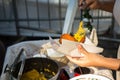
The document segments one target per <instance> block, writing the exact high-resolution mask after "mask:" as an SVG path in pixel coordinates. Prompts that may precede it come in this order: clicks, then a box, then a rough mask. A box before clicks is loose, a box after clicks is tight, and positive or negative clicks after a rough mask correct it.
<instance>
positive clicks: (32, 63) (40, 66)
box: [12, 57, 60, 80]
mask: <svg viewBox="0 0 120 80" xmlns="http://www.w3.org/2000/svg"><path fill="white" fill-rule="evenodd" d="M20 66H21V62H19V63H18V64H16V67H15V69H14V71H12V78H13V80H17V77H18V73H19V70H20ZM33 69H35V70H37V71H38V72H39V73H40V72H43V73H44V72H45V71H44V69H48V70H50V72H49V73H46V74H47V76H49V77H47V80H56V79H57V77H58V74H59V72H60V69H59V66H58V64H57V63H56V62H55V61H53V60H51V59H48V58H37V57H36V58H29V59H26V60H25V66H24V70H23V74H24V73H26V72H28V71H30V70H33ZM52 72H54V73H55V75H52Z"/></svg>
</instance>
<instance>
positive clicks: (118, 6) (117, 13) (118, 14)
mask: <svg viewBox="0 0 120 80" xmlns="http://www.w3.org/2000/svg"><path fill="white" fill-rule="evenodd" d="M113 14H114V17H115V20H116V21H117V23H118V24H119V27H120V0H115V5H114V9H113ZM117 58H118V59H120V46H119V49H118V53H117ZM116 80H120V71H117V72H116Z"/></svg>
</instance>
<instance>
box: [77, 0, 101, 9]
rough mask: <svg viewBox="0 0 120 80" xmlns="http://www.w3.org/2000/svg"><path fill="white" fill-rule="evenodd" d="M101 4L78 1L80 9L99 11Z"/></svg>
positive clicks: (95, 1) (90, 1) (91, 1)
mask: <svg viewBox="0 0 120 80" xmlns="http://www.w3.org/2000/svg"><path fill="white" fill-rule="evenodd" d="M100 4H101V2H100V1H99V0H79V4H78V5H79V8H80V9H86V8H90V9H99V8H100Z"/></svg>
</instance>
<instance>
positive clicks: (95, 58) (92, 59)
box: [67, 45, 120, 70]
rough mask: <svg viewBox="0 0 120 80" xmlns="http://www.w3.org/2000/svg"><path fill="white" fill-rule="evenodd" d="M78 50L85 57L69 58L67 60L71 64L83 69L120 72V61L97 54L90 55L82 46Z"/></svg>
mask: <svg viewBox="0 0 120 80" xmlns="http://www.w3.org/2000/svg"><path fill="white" fill-rule="evenodd" d="M78 50H79V52H80V53H82V54H83V55H84V56H83V57H70V56H67V58H68V59H69V60H70V61H71V62H73V63H75V64H77V65H79V66H81V67H90V66H94V67H103V68H108V69H112V70H120V59H115V58H107V57H104V56H102V55H99V54H96V53H89V52H87V51H86V50H85V49H84V48H83V47H82V46H81V45H78Z"/></svg>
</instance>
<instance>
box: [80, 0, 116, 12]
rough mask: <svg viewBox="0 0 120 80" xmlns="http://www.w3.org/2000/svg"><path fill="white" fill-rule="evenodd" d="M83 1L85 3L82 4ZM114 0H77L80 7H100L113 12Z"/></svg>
mask: <svg viewBox="0 0 120 80" xmlns="http://www.w3.org/2000/svg"><path fill="white" fill-rule="evenodd" d="M83 1H85V3H84V4H83ZM114 3H115V0H79V7H80V9H85V8H90V9H100V10H104V11H108V12H113V7H114Z"/></svg>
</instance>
